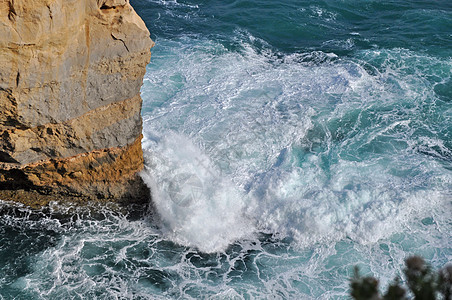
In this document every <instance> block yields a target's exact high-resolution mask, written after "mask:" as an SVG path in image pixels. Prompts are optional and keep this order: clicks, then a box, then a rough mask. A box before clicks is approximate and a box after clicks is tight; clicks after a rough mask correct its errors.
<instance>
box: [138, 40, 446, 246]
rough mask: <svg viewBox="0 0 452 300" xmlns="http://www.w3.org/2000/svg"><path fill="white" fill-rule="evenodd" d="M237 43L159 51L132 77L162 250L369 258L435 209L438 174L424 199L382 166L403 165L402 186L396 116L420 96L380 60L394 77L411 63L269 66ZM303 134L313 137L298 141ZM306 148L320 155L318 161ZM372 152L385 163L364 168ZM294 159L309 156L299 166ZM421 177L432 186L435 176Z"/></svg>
mask: <svg viewBox="0 0 452 300" xmlns="http://www.w3.org/2000/svg"><path fill="white" fill-rule="evenodd" d="M239 36H240V35H239ZM241 36H243V38H244V39H245V40H247V41H250V42H244V43H243V51H241V52H235V51H229V50H227V49H225V48H224V47H223V46H222V45H220V44H217V43H214V42H209V41H196V42H195V43H194V44H191V43H192V42H193V41H189V40H183V41H181V42H180V43H177V42H167V43H166V42H165V41H161V47H162V48H163V50H162V53H165V55H164V56H163V57H155V56H154V62H155V63H156V66H155V68H151V70H150V72H149V73H147V75H146V77H145V85H144V86H143V89H142V96H143V98H144V101H145V105H144V136H145V139H144V142H143V148H144V149H145V152H146V161H147V165H148V168H147V170H146V171H145V173H144V174H143V177H144V178H145V179H146V180H147V181H148V182H151V181H154V182H156V181H157V180H158V182H156V184H155V185H154V186H153V187H154V189H155V190H154V199H155V203H156V207H157V210H158V211H159V213H160V214H161V216H162V219H163V224H164V226H163V227H164V228H165V230H166V233H167V236H168V237H170V238H171V239H172V240H174V241H176V242H179V243H182V244H183V245H190V246H196V247H198V248H199V249H201V250H203V251H207V252H209V251H217V250H221V249H223V250H224V249H225V248H226V246H227V245H229V244H230V243H231V242H233V241H234V240H238V239H241V238H243V237H247V236H249V234H250V233H252V232H255V231H256V230H258V231H265V232H269V233H273V234H275V233H276V234H280V235H282V236H289V237H292V238H294V239H295V241H296V244H297V245H298V246H299V247H305V246H308V245H312V244H315V243H318V242H325V241H330V242H331V241H338V240H341V239H346V238H350V239H352V240H353V241H355V242H358V243H362V244H368V243H370V244H372V243H375V242H377V241H378V240H380V239H384V238H388V237H389V236H391V234H393V233H395V232H397V231H398V230H400V229H401V228H404V226H409V225H408V224H409V223H410V220H411V219H413V218H418V217H422V215H428V214H429V213H430V212H431V211H434V210H435V207H441V206H443V205H449V203H448V202H447V195H446V194H445V193H447V184H446V182H447V181H448V180H449V181H450V176H451V175H450V174H449V175H447V174H446V175H443V177H445V179H443V182H441V183H440V184H439V185H436V183H437V182H436V183H433V182H432V181H431V180H427V179H426V178H423V177H418V178H410V176H408V177H404V176H400V175H397V174H393V173H394V172H397V171H398V170H395V169H393V168H391V167H390V166H389V165H388V164H387V163H384V162H383V161H384V160H385V159H389V160H392V161H393V162H392V163H395V164H399V163H400V164H401V163H407V162H408V166H406V168H405V169H407V171H406V172H412V171H409V170H410V169H412V168H416V167H417V165H418V162H416V161H417V160H419V157H418V156H417V155H416V154H413V155H408V156H407V153H406V152H404V151H401V152H400V150H402V149H405V148H407V149H409V148H410V147H409V146H408V145H409V143H412V141H413V139H412V138H411V137H410V134H413V130H412V128H413V125H412V122H413V120H410V119H406V118H403V117H402V118H399V117H398V115H397V114H398V112H397V110H399V108H398V106H400V105H402V106H403V105H404V104H403V101H407V103H410V102H412V103H420V104H422V103H423V101H425V100H424V99H426V98H425V97H431V96H432V95H431V94H426V93H428V92H427V91H428V90H429V88H428V87H426V86H425V80H424V79H423V77H422V76H424V75H425V74H416V75H410V76H407V77H402V78H400V74H403V72H405V67H398V68H399V69H397V70H394V69H393V65H392V64H391V59H392V56H394V55H395V56H397V59H394V60H395V61H396V62H397V64H396V65H398V64H399V63H398V62H399V58H400V56H406V58H405V59H406V60H407V61H413V59H417V60H421V58H416V57H415V56H411V55H409V54H407V53H405V52H403V51H400V50H395V51H394V52H385V53H380V54H378V53H377V52H375V53H373V54H369V53H364V54H363V56H364V57H366V59H369V57H368V56H369V55H377V56H378V55H380V56H388V62H387V64H386V66H385V64H383V65H384V66H385V69H384V70H377V69H375V68H371V67H369V66H366V63H363V62H362V61H360V60H358V59H356V60H339V59H338V58H337V56H335V55H334V54H329V53H322V52H312V53H301V54H291V55H287V56H286V55H276V54H275V53H272V51H271V50H268V49H266V50H264V51H261V50H256V48H255V47H254V46H253V43H254V42H253V41H255V40H256V38H250V37H249V36H247V35H245V34H242V35H241ZM422 59H425V58H422ZM160 60H164V61H165V63H166V67H164V68H163V67H160V65H159V64H160V62H159V61H160ZM419 63H421V64H424V63H425V62H423V61H421V62H419ZM168 66H170V67H168ZM421 75H422V76H421ZM416 76H417V77H416ZM160 87H164V90H162V89H161V88H160ZM400 99H402V101H401V102H400ZM420 104H415V105H414V108H415V109H418V108H419V107H420V106H419V105H420ZM378 106H382V107H385V106H386V107H388V106H392V107H393V108H392V110H389V111H387V113H385V112H383V113H381V114H379V115H376V116H378V117H381V118H382V119H381V121H376V120H375V121H374V120H373V119H369V117H367V116H366V114H370V115H369V116H370V117H371V116H372V114H375V113H373V112H372V110H373V109H375V108H376V107H378ZM402 109H404V108H403V107H402ZM148 110H152V113H147V111H148ZM394 110H396V111H394ZM402 111H403V110H402ZM355 112H356V113H357V114H358V117H357V119H356V121H352V120H350V121H349V122H355V124H354V125H353V126H351V127H349V128H348V131H347V129H346V128H347V126H349V125H348V124H347V123H346V122H345V123H344V124H343V125H342V127H340V126H339V125H338V126H339V127H337V126H336V125H334V124H336V123H338V124H340V122H344V121H342V120H344V119H345V120H347V118H350V114H351V113H355ZM369 112H370V113H369ZM408 113H409V111H408ZM366 118H367V119H366ZM313 119H315V120H316V121H315V122H317V127H318V128H314V127H313V126H314V125H313ZM366 122H367V123H368V124H367V125H366ZM333 125H334V126H333ZM319 126H320V127H319ZM335 128H336V129H337V130H343V131H342V132H332V130H333V131H334V130H336V129H335ZM316 130H320V131H319V132H318V134H319V135H318V136H315V135H310V136H307V133H308V132H309V131H312V132H315V131H316ZM410 132H411V133H410ZM339 133H340V134H342V135H343V136H344V140H343V141H342V142H337V141H336V140H335V139H338V137H337V135H338V134H339ZM423 141H425V139H423ZM436 143H439V142H436ZM316 144H317V145H321V144H323V146H322V147H326V148H325V149H323V150H322V151H320V152H318V150H315V149H313V148H312V147H318V146H315V145H316ZM380 144H381V145H384V147H386V148H387V149H390V150H391V151H392V150H393V151H394V153H393V154H391V155H392V156H394V158H393V159H391V158H390V157H391V155H388V154H383V155H374V154H373V151H375V150H372V149H376V147H379V145H380ZM424 144H425V143H424ZM297 149H298V150H297ZM301 149H310V150H309V151H310V152H311V153H309V151H308V152H307V153H305V154H303V158H302V161H300V157H298V154H297V153H296V151H300V150H301ZM441 149H443V150H442V152H444V151H447V149H445V147H444V146H441ZM294 151H295V152H294ZM303 151H305V150H303ZM378 151H379V150H378ZM384 151H386V150H384ZM362 153H367V154H366V155H367V157H366V158H363V157H362V155H363V154H362ZM325 160H328V161H332V162H327V163H331V166H329V167H326V166H325ZM426 163H427V162H426ZM429 167H430V168H431V170H435V171H434V172H437V173H438V174H440V173H441V172H442V171H441V170H442V166H441V165H440V164H438V163H436V162H429ZM394 168H397V167H396V166H394ZM403 169H404V166H400V170H403ZM149 178H152V179H149ZM430 184H431V185H430ZM429 185H430V190H428V191H426V190H425V187H426V186H429ZM435 186H437V187H438V188H436V187H435ZM416 187H417V188H416ZM174 189H176V191H174ZM424 197H428V198H430V200H431V201H430V202H428V203H427V202H425V201H422V199H423V198H424ZM174 198H176V200H174Z"/></svg>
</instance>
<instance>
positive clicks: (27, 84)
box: [0, 0, 153, 203]
mask: <svg viewBox="0 0 452 300" xmlns="http://www.w3.org/2000/svg"><path fill="white" fill-rule="evenodd" d="M152 46H153V42H152V41H151V39H150V38H149V31H148V30H147V28H146V26H145V24H144V22H143V21H142V20H141V19H140V17H139V16H138V15H137V14H136V13H135V11H134V10H133V8H132V7H131V6H130V4H129V2H128V0H0V136H1V140H0V199H3V200H14V201H18V200H19V201H22V200H20V199H19V198H21V197H18V193H19V194H21V195H24V194H25V195H27V193H29V196H26V197H25V198H27V197H28V200H29V202H30V201H31V202H30V203H32V202H33V199H32V198H33V197H35V196H33V195H36V194H39V195H42V197H41V196H40V198H41V199H43V198H45V195H52V197H50V196H49V199H51V198H52V199H53V198H54V197H58V196H60V195H61V196H62V198H64V196H65V195H66V196H68V195H69V196H71V197H79V198H80V199H82V198H83V199H108V200H120V201H126V200H127V201H130V200H138V198H140V197H143V195H142V194H143V191H144V190H145V188H144V187H140V184H141V181H140V178H139V176H138V175H137V172H138V171H140V170H141V168H142V166H143V155H142V151H141V144H140V142H141V117H140V110H141V98H140V94H139V92H140V87H141V84H142V80H143V76H144V73H145V67H146V65H147V63H148V62H149V60H150V55H151V54H150V48H151V47H152ZM35 198H36V197H35ZM30 199H31V200H30ZM40 201H41V200H40ZM22 202H24V201H22ZM25 202H26V201H25ZM44 202H45V201H44Z"/></svg>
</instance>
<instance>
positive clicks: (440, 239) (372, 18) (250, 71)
mask: <svg viewBox="0 0 452 300" xmlns="http://www.w3.org/2000/svg"><path fill="white" fill-rule="evenodd" d="M131 3H132V5H133V6H134V7H135V9H136V11H137V12H138V14H139V15H140V16H141V17H142V18H143V19H144V21H145V22H146V25H147V26H148V28H149V30H150V32H151V36H152V38H153V39H154V41H155V43H156V45H155V47H154V48H153V49H152V60H151V63H150V64H149V65H148V66H147V72H146V75H145V78H144V84H143V87H142V90H141V94H142V98H143V101H144V102H143V110H142V116H143V134H144V138H143V150H144V154H145V161H146V166H145V170H144V171H143V172H142V176H143V178H144V180H145V181H146V183H147V184H148V185H149V187H150V188H151V191H152V207H151V208H150V210H149V212H146V213H145V216H144V217H143V216H131V215H126V214H123V213H120V212H118V211H117V210H115V209H110V208H108V207H94V208H75V207H70V206H68V207H50V208H47V209H45V210H42V211H30V210H28V209H26V208H13V207H12V206H10V205H9V204H8V203H5V202H2V203H0V212H1V214H0V299H347V295H348V291H349V278H350V277H351V275H352V269H353V266H355V265H357V266H359V267H360V270H361V272H362V273H363V274H371V275H375V276H377V277H379V278H380V285H381V287H382V288H385V287H386V286H387V285H388V284H389V283H390V281H391V280H392V279H393V278H394V277H395V276H398V275H401V274H402V270H403V264H404V259H405V258H406V257H407V256H408V255H411V254H419V255H422V256H423V257H425V259H426V260H427V261H428V263H429V264H431V265H432V266H433V267H434V268H439V267H442V266H443V265H444V264H446V263H447V262H450V261H452V78H451V75H452V2H451V1H450V0H436V1H422V0H410V1H405V0H388V1H383V0H325V1H312V0H310V1H308V0H305V1H304V0H297V1H295V0H285V1H281V0H280V1H276V0H265V1H256V0H221V1H220V0H205V1H201V0H177V1H176V0H131ZM65 211H66V212H65Z"/></svg>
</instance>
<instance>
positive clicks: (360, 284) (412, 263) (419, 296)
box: [350, 256, 452, 300]
mask: <svg viewBox="0 0 452 300" xmlns="http://www.w3.org/2000/svg"><path fill="white" fill-rule="evenodd" d="M405 266H406V267H405V269H404V270H403V273H404V275H405V281H406V285H407V286H408V291H409V292H408V293H407V289H406V288H405V287H404V286H402V284H401V281H400V279H399V278H395V279H394V281H393V282H392V283H391V284H390V285H389V287H388V290H387V291H386V293H385V294H384V295H383V296H381V295H380V292H379V291H378V280H377V279H376V278H375V277H372V276H367V277H361V275H360V274H359V269H358V267H355V270H354V276H353V278H352V279H351V282H350V288H351V291H350V294H351V296H352V298H353V299H356V300H381V299H384V300H399V299H409V298H413V299H415V300H436V299H444V300H452V265H448V266H446V267H444V268H443V269H441V270H439V271H438V272H434V271H432V269H431V267H430V266H429V265H428V264H426V263H425V261H424V259H422V258H421V257H419V256H411V257H408V258H407V259H406V260H405ZM407 294H408V295H409V296H410V297H409V298H407Z"/></svg>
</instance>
